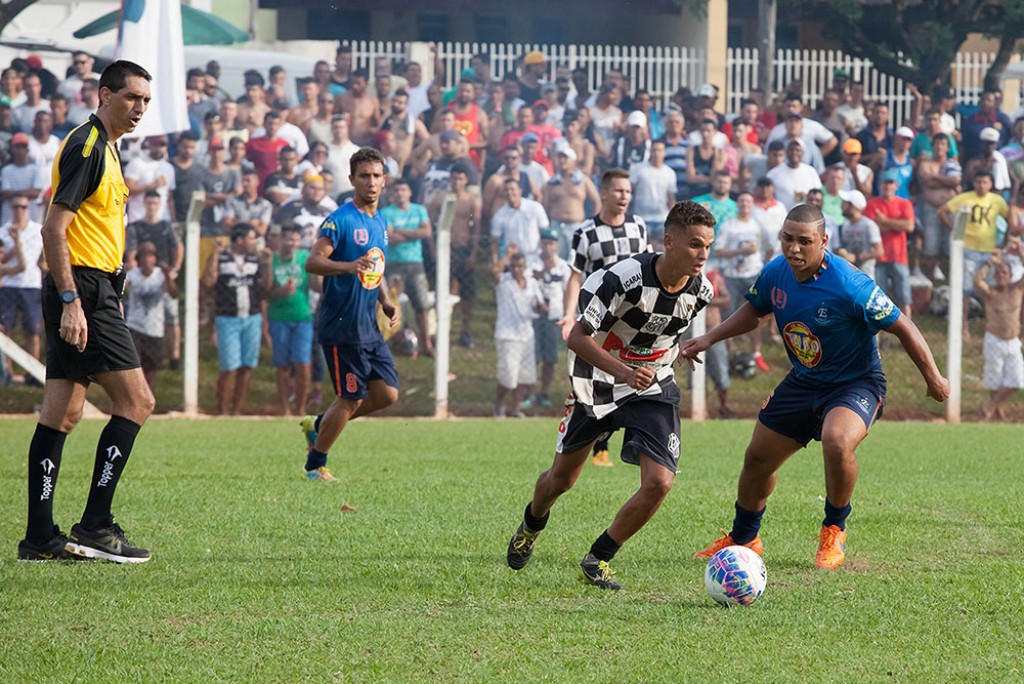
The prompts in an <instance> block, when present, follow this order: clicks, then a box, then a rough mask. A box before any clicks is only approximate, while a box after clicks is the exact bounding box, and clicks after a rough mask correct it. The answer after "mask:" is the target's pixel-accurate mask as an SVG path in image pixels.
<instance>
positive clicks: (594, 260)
mask: <svg viewBox="0 0 1024 684" xmlns="http://www.w3.org/2000/svg"><path fill="white" fill-rule="evenodd" d="M649 251H651V247H650V245H648V244H647V224H646V223H644V220H643V219H642V218H640V217H639V216H629V218H628V220H627V221H626V222H625V223H623V224H622V225H621V226H609V225H608V224H607V223H605V222H604V221H602V220H601V217H600V216H594V217H592V218H588V219H587V220H586V221H584V222H583V223H581V224H580V226H579V228H577V229H576V231H575V232H574V233H573V234H572V260H571V262H570V265H571V266H572V268H573V270H574V271H576V272H578V273H582V274H583V275H584V277H586V276H589V275H590V274H591V273H594V272H595V271H597V270H599V269H602V268H608V267H609V266H611V265H612V264H616V263H618V262H620V261H622V260H623V259H628V258H629V257H631V256H633V255H634V254H640V253H641V252H649Z"/></svg>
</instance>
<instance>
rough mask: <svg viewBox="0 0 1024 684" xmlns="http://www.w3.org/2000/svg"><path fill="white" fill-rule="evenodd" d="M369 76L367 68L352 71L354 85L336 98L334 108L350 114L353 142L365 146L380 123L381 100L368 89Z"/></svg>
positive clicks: (350, 130)
mask: <svg viewBox="0 0 1024 684" xmlns="http://www.w3.org/2000/svg"><path fill="white" fill-rule="evenodd" d="M367 78H368V76H367V73H366V70H365V69H356V70H355V71H353V72H352V79H351V81H352V87H351V88H349V89H348V90H346V91H345V92H344V93H342V94H341V95H339V96H338V97H337V98H335V100H334V110H335V111H336V112H337V111H341V112H345V113H346V114H348V116H349V119H348V121H349V124H348V128H349V136H350V137H351V138H352V142H354V143H355V144H357V145H364V146H365V145H369V144H370V143H371V142H373V134H374V131H376V130H377V128H378V127H379V125H380V102H378V101H377V96H376V95H373V94H372V93H370V92H369V91H367V89H366V83H367Z"/></svg>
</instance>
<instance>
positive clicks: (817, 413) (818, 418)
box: [757, 375, 885, 446]
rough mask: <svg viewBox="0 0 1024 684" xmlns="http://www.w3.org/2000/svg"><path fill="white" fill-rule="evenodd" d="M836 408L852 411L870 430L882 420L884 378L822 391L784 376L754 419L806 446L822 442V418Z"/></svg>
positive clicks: (864, 379) (858, 381) (867, 378)
mask: <svg viewBox="0 0 1024 684" xmlns="http://www.w3.org/2000/svg"><path fill="white" fill-rule="evenodd" d="M839 406H845V407H846V408H848V409H850V410H852V411H853V412H854V413H856V414H857V415H858V416H860V419H861V420H863V421H864V426H865V427H867V428H870V427H871V424H872V423H874V422H875V421H876V420H878V419H879V418H881V417H882V409H883V408H884V407H885V379H884V378H882V379H881V380H877V379H875V378H873V377H864V378H857V379H854V380H851V381H850V382H846V383H843V384H842V385H837V386H835V387H832V388H828V387H825V388H822V387H813V386H808V385H805V384H803V383H801V382H799V381H798V380H794V379H793V377H792V375H787V376H786V377H785V378H783V380H782V382H780V383H779V385H778V386H777V387H776V388H775V390H774V391H773V392H772V393H771V394H769V395H768V398H767V399H766V400H765V402H764V405H763V406H762V407H761V412H760V413H759V414H758V415H757V419H758V421H759V422H760V423H761V424H762V425H764V426H765V427H766V428H769V429H771V430H774V431H775V432H778V433H779V434H780V435H785V436H786V437H790V438H791V439H795V440H796V441H798V442H800V443H801V444H802V445H804V446H807V445H808V444H809V443H810V442H811V440H819V441H820V440H821V426H822V424H823V423H824V422H825V416H826V415H828V412H829V411H831V410H832V409H834V408H837V407H839Z"/></svg>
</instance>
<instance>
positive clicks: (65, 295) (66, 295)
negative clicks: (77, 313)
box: [60, 290, 81, 304]
mask: <svg viewBox="0 0 1024 684" xmlns="http://www.w3.org/2000/svg"><path fill="white" fill-rule="evenodd" d="M80 298H81V297H80V295H79V294H78V293H77V292H75V291H74V290H64V291H63V292H61V293H60V301H62V302H64V303H65V304H70V303H71V302H73V301H75V300H76V299H80Z"/></svg>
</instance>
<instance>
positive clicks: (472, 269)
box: [427, 165, 480, 348]
mask: <svg viewBox="0 0 1024 684" xmlns="http://www.w3.org/2000/svg"><path fill="white" fill-rule="evenodd" d="M468 183H469V175H468V174H467V173H466V169H464V168H462V167H461V166H459V165H455V166H453V167H452V170H451V189H452V192H454V193H455V219H454V220H453V221H452V232H451V248H452V251H451V272H452V279H451V292H452V294H456V295H458V296H459V311H460V313H461V314H462V332H461V333H460V334H459V345H460V346H462V347H466V348H469V347H472V346H473V338H472V337H471V336H470V334H469V327H470V323H471V321H472V319H473V302H474V300H475V299H476V259H477V253H478V252H479V249H480V198H479V197H477V196H476V195H473V194H472V193H470V192H469V191H468V190H467V189H466V188H467V186H468ZM444 199H445V196H444V195H443V194H442V193H436V194H435V196H434V199H433V200H432V201H431V203H430V206H429V207H427V212H428V214H429V215H430V216H431V220H432V221H434V225H437V219H438V218H439V217H440V215H441V206H442V205H443V204H444Z"/></svg>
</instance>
